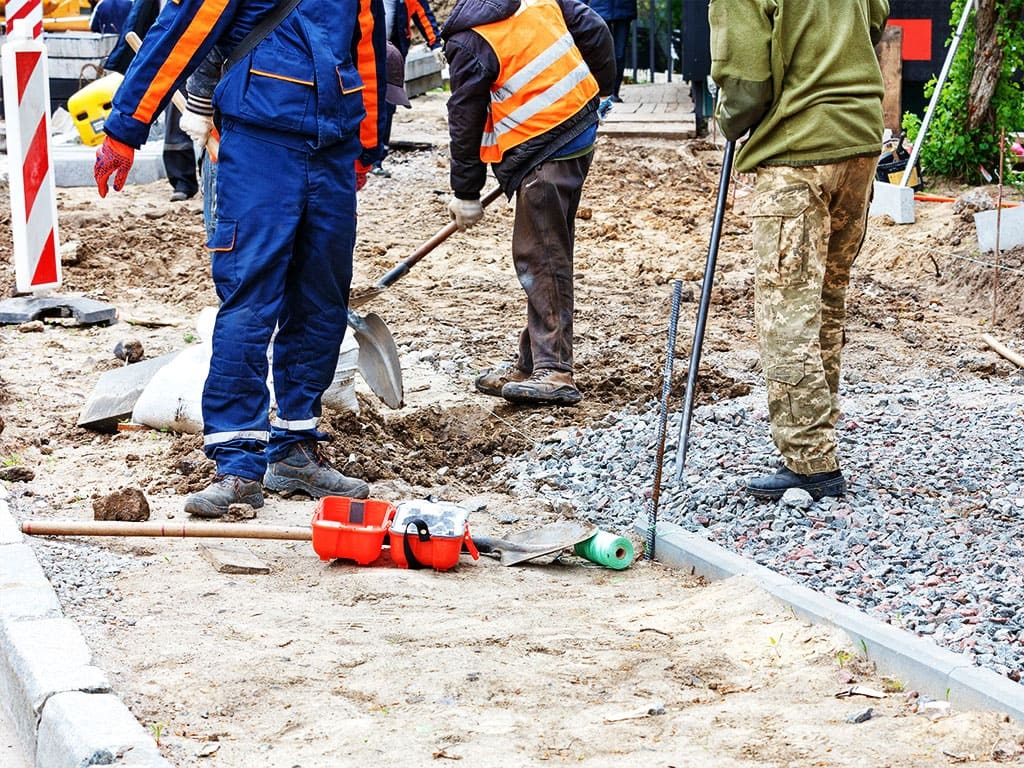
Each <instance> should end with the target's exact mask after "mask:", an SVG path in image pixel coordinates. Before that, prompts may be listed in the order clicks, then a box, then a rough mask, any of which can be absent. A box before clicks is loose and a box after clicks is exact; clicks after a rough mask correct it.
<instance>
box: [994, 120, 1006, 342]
mask: <svg viewBox="0 0 1024 768" xmlns="http://www.w3.org/2000/svg"><path fill="white" fill-rule="evenodd" d="M1005 163H1006V128H1000V129H999V191H998V193H997V195H996V245H995V253H993V254H992V255H993V256H995V264H994V265H993V267H992V328H993V329H994V328H995V327H996V317H997V316H996V309H997V308H998V306H999V258H1000V254H999V230H1000V229H1002V221H1003V172H1004V170H1005Z"/></svg>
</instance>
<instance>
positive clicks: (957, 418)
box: [497, 372, 1024, 680]
mask: <svg viewBox="0 0 1024 768" xmlns="http://www.w3.org/2000/svg"><path fill="white" fill-rule="evenodd" d="M939 375H943V376H944V374H936V376H939ZM840 397H841V402H842V407H843V416H842V418H841V419H840V422H839V425H838V428H837V437H838V439H839V456H840V461H841V463H842V467H843V470H844V472H845V474H846V477H847V483H848V485H849V490H848V492H847V494H846V496H845V497H843V498H838V499H822V500H820V501H817V502H815V501H813V500H810V499H809V497H808V498H804V497H803V495H801V494H800V493H794V492H790V493H789V494H787V496H788V498H787V499H786V500H785V501H783V502H781V503H772V502H758V501H756V500H754V499H752V498H750V497H749V496H748V495H747V494H746V493H745V492H744V491H743V482H744V479H745V478H746V477H748V476H750V475H761V474H767V473H770V472H774V470H775V469H776V468H777V467H778V456H777V452H776V450H775V446H774V444H773V443H772V441H771V437H770V434H769V430H768V416H767V407H766V399H765V392H764V388H763V387H755V388H754V389H753V390H752V391H751V393H750V394H749V395H746V396H744V397H741V398H737V399H734V400H726V401H720V402H717V403H713V404H710V405H705V406H702V407H700V408H697V409H696V410H695V411H694V415H693V420H692V424H691V429H690V443H689V447H688V452H687V465H686V467H685V472H683V473H682V478H681V479H680V480H679V481H678V482H677V481H676V480H675V475H676V467H675V459H676V452H677V445H678V437H677V435H678V431H679V422H680V414H679V413H678V412H674V413H671V414H670V418H669V421H668V428H667V432H666V435H667V440H666V449H665V464H664V467H663V472H662V488H661V493H660V498H659V504H658V510H657V519H658V520H659V521H663V522H672V523H676V524H678V525H680V526H681V527H683V528H685V529H687V530H690V531H694V532H698V533H700V534H701V535H703V536H706V537H707V538H708V539H710V540H711V541H713V542H715V543H717V544H719V545H721V546H723V547H725V548H727V549H729V550H732V551H733V552H736V553H739V554H741V555H744V556H745V557H747V558H749V559H751V560H753V561H755V562H758V563H761V564H763V565H765V566H767V567H769V568H771V569H773V570H775V571H777V572H779V573H782V574H784V575H786V576H788V577H790V578H792V579H794V580H795V581H797V582H799V583H801V584H804V585H806V586H808V587H811V588H812V589H816V590H819V591H821V592H823V593H824V594H828V595H831V596H834V597H837V598H838V599H840V600H842V601H843V602H846V603H848V604H850V605H852V606H854V607H856V608H858V609H860V610H863V611H865V612H866V613H868V614H869V615H872V616H874V617H876V618H880V619H882V620H884V621H887V622H889V623H890V624H893V625H894V626H899V627H902V628H904V629H906V630H907V631H910V632H914V633H916V634H918V635H922V636H925V637H928V638H930V639H931V640H932V641H933V642H935V643H936V644H937V645H939V646H941V647H944V648H947V649H949V650H952V651H955V652H958V653H962V654H964V655H965V656H966V657H967V658H968V659H969V660H970V661H971V662H973V663H974V664H976V665H979V666H983V667H987V668H989V669H992V670H994V671H996V672H998V673H999V674H1003V675H1007V676H1008V677H1010V679H1012V680H1019V679H1020V677H1021V673H1022V672H1024V568H1021V567H1020V563H1021V562H1022V561H1024V483H1022V478H1024V430H1021V429H1017V428H1016V427H1015V426H1013V425H1018V424H1019V423H1020V413H1021V408H1022V405H1021V404H1022V402H1024V378H1021V377H1013V378H1006V379H979V378H975V377H971V376H968V375H964V374H954V373H952V372H950V375H949V376H945V377H944V378H941V379H939V378H935V379H930V378H924V377H922V378H915V379H911V380H905V381H901V382H899V383H879V382H871V381H866V380H863V379H861V378H860V377H859V376H856V375H853V376H851V375H847V376H845V377H844V380H843V384H842V387H841V391H840ZM658 416H659V414H658V404H657V403H656V402H648V403H641V404H638V405H637V406H634V407H633V408H632V409H630V410H627V411H623V412H619V413H613V414H608V416H607V417H605V418H604V419H602V420H601V422H599V423H597V424H595V425H593V426H592V427H590V428H586V429H579V430H574V431H573V433H572V439H571V441H570V440H568V439H567V438H563V439H562V440H560V441H559V442H545V443H544V453H543V458H541V457H540V456H538V454H537V453H536V452H535V453H533V454H532V455H531V454H523V455H522V456H519V457H510V458H509V459H508V460H507V461H506V462H505V463H504V464H503V465H501V467H500V468H499V469H498V470H497V473H498V476H499V480H500V481H501V482H502V484H503V485H504V487H505V488H507V489H508V490H509V491H510V492H511V493H513V494H522V495H524V496H538V495H539V496H541V497H544V498H547V499H548V500H550V501H551V503H552V505H553V506H554V505H555V504H557V502H558V501H560V500H561V501H565V502H568V503H569V504H570V505H571V507H572V508H573V509H575V510H576V513H577V515H578V516H580V517H584V518H586V519H588V520H590V521H591V522H593V523H595V524H596V525H598V526H600V527H601V528H603V529H606V530H610V531H615V532H619V533H623V532H626V533H632V532H633V526H634V523H635V521H636V519H637V516H638V515H641V514H642V515H644V516H645V523H646V515H647V513H646V512H645V510H647V509H648V506H649V504H648V500H649V499H650V498H651V494H652V484H653V482H654V463H655V456H656V442H657V434H658V423H659V418H658ZM849 425H856V428H854V429H849V428H848V426H849ZM570 470H571V471H570ZM556 477H557V478H558V480H557V481H555V482H552V480H553V479H554V478H556Z"/></svg>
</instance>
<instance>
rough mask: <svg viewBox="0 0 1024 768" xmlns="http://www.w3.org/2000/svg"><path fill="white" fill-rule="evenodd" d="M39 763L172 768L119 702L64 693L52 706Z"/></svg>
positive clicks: (42, 727) (42, 728)
mask: <svg viewBox="0 0 1024 768" xmlns="http://www.w3.org/2000/svg"><path fill="white" fill-rule="evenodd" d="M36 765H38V766H44V765H45V766H65V765H66V766H86V765H117V766H123V768H171V764H170V763H168V762H167V761H166V760H164V759H163V757H161V756H160V751H159V749H158V748H157V746H156V743H155V742H154V741H153V739H152V738H151V737H150V736H149V734H148V733H146V731H145V730H144V729H143V728H142V726H141V725H140V724H139V722H138V721H137V720H136V719H135V718H134V717H133V716H132V714H131V712H129V711H128V708H127V707H125V705H124V704H123V703H121V700H120V699H119V698H117V697H116V696H113V695H110V694H96V693H81V692H69V693H59V694H56V695H55V696H53V697H52V698H51V699H50V700H49V701H47V702H46V706H45V707H44V708H43V712H42V718H41V720H40V722H39V733H38V739H37V745H36Z"/></svg>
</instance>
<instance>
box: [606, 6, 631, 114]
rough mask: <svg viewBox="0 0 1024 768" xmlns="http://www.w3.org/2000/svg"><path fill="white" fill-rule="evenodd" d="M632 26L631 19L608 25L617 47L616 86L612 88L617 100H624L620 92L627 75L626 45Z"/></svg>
mask: <svg viewBox="0 0 1024 768" xmlns="http://www.w3.org/2000/svg"><path fill="white" fill-rule="evenodd" d="M631 24H632V22H631V21H630V20H629V19H624V20H620V21H612V22H609V23H608V27H609V29H610V30H611V33H612V42H613V43H614V45H615V85H614V86H613V87H612V96H613V97H614V98H615V99H617V100H621V98H622V97H621V95H620V93H619V91H620V90H621V88H622V77H623V75H624V74H625V73H626V43H627V42H628V40H629V28H630V25H631Z"/></svg>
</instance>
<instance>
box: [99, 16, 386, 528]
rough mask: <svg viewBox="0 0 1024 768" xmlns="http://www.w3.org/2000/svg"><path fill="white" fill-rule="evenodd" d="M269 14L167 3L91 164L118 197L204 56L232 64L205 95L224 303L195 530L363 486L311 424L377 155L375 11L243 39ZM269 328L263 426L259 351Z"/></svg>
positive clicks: (207, 399) (340, 324) (302, 22)
mask: <svg viewBox="0 0 1024 768" xmlns="http://www.w3.org/2000/svg"><path fill="white" fill-rule="evenodd" d="M284 1H285V2H289V0H284ZM281 7H282V6H277V7H275V3H274V2H273V0H180V1H179V2H173V3H168V4H167V6H166V7H165V8H164V10H163V12H161V14H160V16H159V18H158V19H157V21H156V23H155V24H154V25H153V27H152V29H151V30H150V32H149V34H148V35H146V39H145V41H144V43H143V46H142V49H141V50H140V51H139V54H138V55H137V56H136V58H135V60H134V61H133V63H132V65H131V67H130V68H129V69H128V71H127V73H126V74H125V79H124V82H123V83H122V85H121V86H120V88H119V89H118V91H117V94H116V96H115V98H114V101H113V109H112V111H111V113H110V116H109V117H108V118H107V121H106V124H105V126H104V130H105V131H106V133H107V138H106V139H105V141H104V142H103V144H102V145H101V146H100V148H99V150H98V151H97V157H96V167H95V176H96V182H97V185H98V188H99V193H100V195H101V196H106V194H107V188H108V183H109V181H110V179H111V177H113V187H114V189H115V190H120V189H121V188H122V187H123V186H124V183H125V181H126V179H127V176H128V172H129V170H130V169H131V165H132V160H133V153H134V150H135V149H137V148H138V147H140V146H141V145H142V143H143V142H144V141H145V139H146V135H147V134H148V132H149V124H150V123H151V122H152V120H153V119H154V118H155V117H156V115H158V114H159V113H160V110H162V109H163V108H164V106H165V105H166V104H167V102H168V101H169V99H170V96H171V93H172V92H173V91H174V90H175V89H177V88H179V87H180V86H181V85H182V84H183V83H184V82H185V79H186V78H187V77H188V75H189V73H190V72H191V71H192V70H194V69H195V68H196V67H197V66H198V65H199V63H200V62H201V61H203V59H204V57H205V56H206V55H207V54H208V52H209V51H210V50H211V49H212V48H213V46H214V45H219V46H221V47H222V49H223V50H225V51H231V52H232V54H229V56H228V62H227V64H228V65H229V66H228V68H227V70H226V72H225V74H224V76H223V77H222V79H221V81H220V83H219V85H218V86H217V89H216V90H215V92H214V97H213V106H214V107H215V109H216V110H217V113H218V115H219V122H220V131H221V133H220V138H221V143H220V155H219V158H218V160H219V176H220V178H219V180H218V192H219V194H218V200H217V209H218V210H217V214H218V216H217V227H216V230H215V231H214V233H213V235H212V237H210V239H209V241H208V243H207V245H208V247H209V249H210V251H211V257H212V272H213V279H214V284H215V286H216V289H217V295H218V297H219V298H220V301H221V305H220V310H219V311H218V313H217V320H216V323H215V325H214V331H213V356H212V359H211V361H210V371H209V374H208V376H207V379H206V384H205V386H204V389H203V422H204V428H203V433H204V437H203V443H204V448H205V451H206V454H207V456H209V457H210V458H212V459H213V460H214V461H215V462H216V464H217V475H216V477H215V478H214V481H213V483H212V484H211V485H210V486H209V487H208V488H206V489H205V490H203V491H201V492H199V493H197V494H194V495H192V496H191V497H189V499H188V500H187V501H186V503H185V510H186V511H187V512H189V513H191V514H193V515H197V516H200V517H219V516H222V515H224V514H225V513H226V512H227V511H228V507H229V506H230V505H231V504H235V503H246V504H249V505H251V506H253V507H261V506H263V503H264V498H263V487H264V486H266V488H268V489H269V490H273V491H277V492H281V493H284V494H291V493H294V492H296V491H302V492H305V493H308V494H309V495H311V496H314V497H321V496H325V495H341V496H351V497H360V498H365V497H366V496H367V495H368V493H369V488H368V486H367V485H366V483H365V482H363V481H362V480H357V479H354V478H348V477H345V476H344V475H342V474H341V473H340V472H338V471H337V470H336V469H335V468H333V467H332V466H330V464H329V462H328V461H327V460H326V458H325V457H324V455H323V453H322V451H321V450H320V447H319V442H320V441H322V440H323V439H325V437H326V436H325V435H324V434H323V433H321V432H320V431H319V430H318V429H317V423H318V419H319V417H320V413H321V396H322V394H323V392H324V390H325V389H326V388H327V387H328V385H329V384H330V383H331V380H332V376H333V374H334V370H335V366H336V363H337V358H338V351H339V347H340V344H341V341H342V338H343V336H344V333H345V328H346V325H347V305H348V294H349V286H350V283H351V279H352V251H353V246H354V242H355V227H356V175H357V172H358V173H360V174H365V172H366V171H368V170H369V168H370V167H371V166H372V165H373V163H374V162H375V161H376V159H377V158H378V156H379V154H380V142H379V136H380V132H381V128H382V126H381V120H382V118H383V109H380V108H379V107H380V106H382V105H383V103H384V87H385V78H384V77H383V72H384V56H385V35H384V24H383V7H382V5H381V2H380V0H303V2H302V3H301V4H299V3H295V4H293V5H292V8H291V9H290V10H289V11H288V13H287V15H286V16H284V17H283V19H281V20H280V21H279V23H277V25H276V26H274V27H273V28H272V29H270V30H269V31H266V30H265V29H260V30H259V32H256V33H252V37H249V40H248V42H246V41H245V38H246V37H247V36H248V35H250V33H251V32H252V30H253V28H254V27H257V25H259V23H260V22H261V20H264V19H266V18H268V17H270V16H271V14H273V13H274V12H275V11H276V10H277V9H278V8H281ZM284 7H285V8H286V6H284ZM260 34H263V37H262V39H260V40H259V41H258V42H256V41H255V38H256V37H257V35H260ZM240 45H241V46H243V48H239V47H238V46H240ZM246 48H249V50H248V51H247V52H245V49H246ZM240 52H242V53H244V55H240ZM235 54H239V55H240V57H239V56H236V55H235ZM233 58H235V59H237V62H233V61H232V59H233ZM378 73H381V76H380V77H378ZM275 327H276V328H277V329H278V330H277V335H276V337H275V338H274V345H273V377H274V385H275V394H276V399H277V411H276V414H275V415H274V418H273V421H271V420H270V417H269V413H268V412H269V406H270V397H269V391H268V388H267V383H266V382H267V373H268V367H269V364H268V361H267V347H268V345H269V343H270V341H271V337H272V335H273V334H274V329H275Z"/></svg>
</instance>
